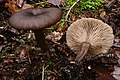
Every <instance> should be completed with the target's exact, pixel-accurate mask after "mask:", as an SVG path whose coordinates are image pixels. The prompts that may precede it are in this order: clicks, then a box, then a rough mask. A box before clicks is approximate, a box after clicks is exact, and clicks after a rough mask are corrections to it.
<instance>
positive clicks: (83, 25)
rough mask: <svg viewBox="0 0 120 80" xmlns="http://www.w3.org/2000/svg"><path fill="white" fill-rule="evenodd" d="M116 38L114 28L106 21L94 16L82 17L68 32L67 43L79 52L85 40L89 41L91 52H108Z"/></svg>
mask: <svg viewBox="0 0 120 80" xmlns="http://www.w3.org/2000/svg"><path fill="white" fill-rule="evenodd" d="M113 40H114V35H113V30H112V28H111V27H110V26H109V25H107V24H106V23H104V22H102V21H101V20H98V19H94V18H82V19H79V20H77V21H75V22H74V23H73V24H71V26H70V27H69V28H68V30H67V32H66V41H67V45H68V46H69V48H70V49H71V50H73V51H74V52H75V53H77V52H78V51H79V50H80V45H81V43H83V42H89V43H90V44H91V48H90V49H89V51H88V52H89V53H91V54H99V53H107V51H108V50H109V48H110V47H111V46H112V44H113Z"/></svg>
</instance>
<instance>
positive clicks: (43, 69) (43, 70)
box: [42, 65, 45, 80]
mask: <svg viewBox="0 0 120 80" xmlns="http://www.w3.org/2000/svg"><path fill="white" fill-rule="evenodd" d="M44 72H45V68H44V65H43V67H42V80H44Z"/></svg>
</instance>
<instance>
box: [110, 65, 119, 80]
mask: <svg viewBox="0 0 120 80" xmlns="http://www.w3.org/2000/svg"><path fill="white" fill-rule="evenodd" d="M114 69H115V70H114V71H113V72H112V75H113V77H114V78H115V79H116V80H120V67H117V66H114Z"/></svg>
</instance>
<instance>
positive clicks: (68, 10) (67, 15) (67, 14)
mask: <svg viewBox="0 0 120 80" xmlns="http://www.w3.org/2000/svg"><path fill="white" fill-rule="evenodd" d="M79 1H80V0H77V1H76V2H75V3H74V4H73V5H72V6H71V7H70V9H69V10H68V12H67V14H66V16H65V21H68V20H67V18H68V15H69V13H70V11H71V10H72V8H73V7H74V6H75V5H76V4H77V3H78V2H79Z"/></svg>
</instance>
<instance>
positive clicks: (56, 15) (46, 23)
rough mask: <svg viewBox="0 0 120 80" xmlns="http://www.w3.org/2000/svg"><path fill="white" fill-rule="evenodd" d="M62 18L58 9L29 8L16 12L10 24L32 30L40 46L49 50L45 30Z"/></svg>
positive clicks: (21, 28)
mask: <svg viewBox="0 0 120 80" xmlns="http://www.w3.org/2000/svg"><path fill="white" fill-rule="evenodd" d="M61 16H62V12H61V10H59V9H58V8H29V9H24V10H21V11H18V12H16V13H15V14H13V15H12V16H11V17H10V18H9V21H8V22H9V24H10V25H11V26H12V27H14V28H16V29H20V30H32V31H33V32H34V34H35V38H36V41H37V44H38V46H39V47H40V48H41V49H43V50H48V49H49V45H48V43H47V42H46V40H45V35H44V31H43V30H44V29H45V28H47V27H50V26H52V25H54V24H56V23H57V22H58V21H59V20H60V19H61Z"/></svg>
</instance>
